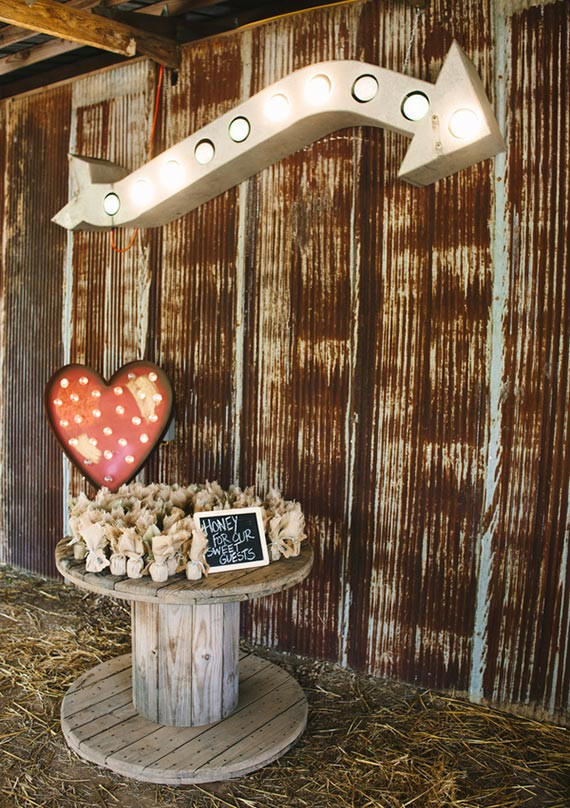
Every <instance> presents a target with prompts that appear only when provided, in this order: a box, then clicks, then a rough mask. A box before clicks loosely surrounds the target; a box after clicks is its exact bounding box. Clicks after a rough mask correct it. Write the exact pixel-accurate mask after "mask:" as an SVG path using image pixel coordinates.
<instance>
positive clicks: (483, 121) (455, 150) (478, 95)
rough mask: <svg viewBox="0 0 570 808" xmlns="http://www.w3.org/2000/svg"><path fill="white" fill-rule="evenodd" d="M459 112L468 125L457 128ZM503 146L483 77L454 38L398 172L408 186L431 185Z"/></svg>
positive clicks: (495, 152) (498, 150)
mask: <svg viewBox="0 0 570 808" xmlns="http://www.w3.org/2000/svg"><path fill="white" fill-rule="evenodd" d="M459 115H463V120H464V121H467V122H468V123H469V122H470V124H471V125H470V126H468V127H467V128H465V127H464V128H463V129H461V128H460V127H459V126H458V124H459V122H460V119H459V117H458V116H459ZM504 150H505V142H504V140H503V137H502V135H501V132H500V130H499V125H498V124H497V121H496V119H495V115H494V112H493V108H492V106H491V104H490V102H489V99H488V98H487V95H486V94H485V89H484V87H483V84H482V82H481V79H480V78H479V75H478V73H477V71H476V69H475V66H474V65H473V63H472V62H471V61H470V60H469V59H468V57H467V56H466V54H465V52H464V51H463V50H462V49H461V47H460V46H459V45H458V43H457V42H455V41H454V42H453V43H452V45H451V48H450V49H449V52H448V54H447V56H446V58H445V61H444V63H443V67H442V68H441V72H440V74H439V76H438V78H437V81H436V83H435V87H434V91H433V94H432V97H431V98H430V109H429V113H428V114H427V115H426V117H425V118H424V119H423V120H422V121H421V122H420V124H419V126H418V129H417V132H416V134H415V135H414V138H413V140H412V142H411V144H410V146H409V148H408V151H407V152H406V156H405V157H404V161H403V162H402V165H401V166H400V170H399V172H398V176H399V177H400V178H401V179H404V180H407V181H408V182H410V183H411V184H412V185H419V186H423V185H429V184H431V183H432V182H436V181H437V180H439V179H442V178H443V177H447V176H449V175H450V174H454V173H455V172H456V171H461V170H462V169H464V168H467V167H468V166H471V165H473V164H474V163H478V162H480V161H481V160H486V159H487V158H489V157H494V156H495V155H496V154H499V152H502V151H504Z"/></svg>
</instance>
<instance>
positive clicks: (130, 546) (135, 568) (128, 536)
mask: <svg viewBox="0 0 570 808" xmlns="http://www.w3.org/2000/svg"><path fill="white" fill-rule="evenodd" d="M119 553H120V554H121V555H124V556H126V557H127V575H128V577H129V578H142V574H143V569H144V560H143V554H144V545H143V543H142V539H141V537H140V536H139V535H138V534H137V532H136V530H135V528H134V527H128V528H125V530H124V531H123V533H122V535H121V538H120V539H119Z"/></svg>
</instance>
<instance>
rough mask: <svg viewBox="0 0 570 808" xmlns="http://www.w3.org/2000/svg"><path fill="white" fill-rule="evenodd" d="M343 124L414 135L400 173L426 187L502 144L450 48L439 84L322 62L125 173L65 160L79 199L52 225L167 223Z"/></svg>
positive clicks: (459, 55) (478, 91) (473, 81)
mask: <svg viewBox="0 0 570 808" xmlns="http://www.w3.org/2000/svg"><path fill="white" fill-rule="evenodd" d="M348 126H376V127H381V128H384V129H389V130H391V131H393V132H398V133H400V134H403V135H407V136H408V137H411V138H412V142H411V144H410V146H409V148H408V151H407V153H406V156H405V158H404V161H403V163H402V165H401V167H400V171H399V176H400V177H401V178H402V179H404V180H406V181H407V182H410V183H412V185H420V186H421V185H429V184H430V183H432V182H435V181H436V180H439V179H441V178H442V177H446V176H448V175H449V174H453V173H455V172H456V171H460V170H462V169H464V168H467V167H468V166H470V165H473V164H474V163H477V162H479V161H480V160H485V159H486V158H488V157H493V156H494V155H495V154H498V153H499V152H501V151H503V150H504V148H505V144H504V141H503V138H502V136H501V133H500V131H499V127H498V125H497V121H496V120H495V117H494V115H493V110H492V108H491V104H490V103H489V100H488V99H487V97H486V95H485V91H484V89H483V85H482V83H481V80H480V78H479V76H478V74H477V71H476V70H475V67H474V65H473V64H472V63H471V62H470V61H469V59H468V58H467V56H466V55H465V53H464V52H463V50H462V49H461V48H460V47H459V45H458V44H457V43H456V42H453V44H452V46H451V48H450V50H449V53H448V54H447V56H446V59H445V62H444V64H443V66H442V69H441V72H440V74H439V76H438V78H437V81H436V83H435V84H430V83H429V82H425V81H420V80H418V79H414V78H411V77H409V76H404V75H403V74H402V73H397V72H395V71H392V70H386V69H384V68H382V67H377V66H376V65H371V64H367V63H365V62H357V61H330V62H320V63H318V64H313V65H310V66H309V67H304V68H302V69H301V70H296V71H295V72H294V73H291V74H289V75H288V76H286V77H285V78H284V79H281V81H278V82H276V83H275V84H271V85H270V86H269V87H266V88H265V89H264V90H262V91H261V92H259V93H257V94H256V95H254V96H252V97H251V98H249V99H248V100H247V101H245V102H244V103H243V104H240V105H239V106H237V107H234V109H232V110H231V111H230V112H228V113H226V114H225V115H222V116H221V117H220V118H218V119H217V120H216V121H214V122H212V123H210V124H208V125H207V126H205V127H203V128H202V129H200V130H199V131H197V132H195V133H194V134H193V135H190V137H187V138H186V139H185V140H183V141H181V142H180V143H178V144H176V145H175V146H172V147H171V148H170V149H167V150H166V151H164V152H162V154H160V155H158V157H155V158H154V159H152V160H150V161H149V162H148V163H146V164H145V165H143V166H142V167H141V168H138V169H136V171H133V172H131V173H128V172H127V171H126V170H125V169H123V168H121V167H120V166H117V165H115V164H113V163H109V162H107V161H104V160H96V159H93V158H86V157H78V156H74V155H70V160H71V170H72V174H73V177H74V181H75V186H76V191H75V195H74V196H73V198H72V199H71V201H70V202H69V203H68V204H67V205H66V206H65V207H63V208H62V209H61V210H60V211H59V212H58V213H57V214H56V216H54V218H53V221H54V222H56V223H57V224H60V225H61V226H62V227H66V228H67V229H69V230H105V229H108V228H113V227H126V226H133V225H137V226H142V227H156V226H159V225H163V224H167V223H168V222H171V221H173V220H174V219H177V218H178V217H180V216H182V215H184V214H185V213H188V212H189V211H191V210H193V209H194V208H197V207H198V206H199V205H202V204H203V203H204V202H207V201H208V200H209V199H212V198H213V197H215V196H217V195H218V194H221V193H223V192H224V191H226V190H227V189H228V188H231V187H233V186H234V185H237V184H238V183H240V182H243V180H246V179H248V178H249V177H251V176H252V175H253V174H256V173H257V172H258V171H261V170H262V169H264V168H266V167H267V166H268V165H271V164H272V163H275V162H277V161H278V160H280V159H282V158H283V157H286V156H287V155H289V154H292V153H293V152H295V151H297V150H298V149H302V148H304V147H305V146H307V145H309V144H310V143H313V142H314V141H315V140H318V139H319V138H321V137H324V136H325V135H328V134H330V133H331V132H334V131H336V130H338V129H342V128H344V127H348Z"/></svg>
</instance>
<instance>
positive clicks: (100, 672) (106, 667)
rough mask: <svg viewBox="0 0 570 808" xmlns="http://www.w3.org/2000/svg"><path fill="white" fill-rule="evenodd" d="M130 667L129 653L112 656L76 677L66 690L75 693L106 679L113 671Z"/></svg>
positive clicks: (117, 671) (116, 671)
mask: <svg viewBox="0 0 570 808" xmlns="http://www.w3.org/2000/svg"><path fill="white" fill-rule="evenodd" d="M130 668H131V655H130V654H122V655H121V656H118V657H114V658H113V659H108V660H107V661H106V662H101V663H100V664H99V665H97V666H96V667H95V668H91V670H89V671H87V672H86V673H84V674H83V676H80V677H79V679H76V680H75V682H74V683H73V684H72V685H71V687H70V688H69V690H68V691H67V692H68V693H75V692H77V691H79V690H84V689H85V688H86V687H89V686H90V685H94V684H96V683H97V682H100V681H102V680H103V679H107V678H108V677H109V676H111V675H112V674H113V673H119V672H120V671H122V670H129V671H130Z"/></svg>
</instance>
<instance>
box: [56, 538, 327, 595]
mask: <svg viewBox="0 0 570 808" xmlns="http://www.w3.org/2000/svg"><path fill="white" fill-rule="evenodd" d="M69 541H70V540H69V538H65V539H62V540H61V541H60V542H59V543H58V545H57V547H56V550H55V563H56V566H57V568H58V570H59V572H60V573H61V574H62V575H63V577H64V578H67V580H69V581H71V582H72V583H74V584H75V585H76V586H78V587H79V588H80V589H87V590H88V591H89V592H95V593H97V594H98V595H109V596H110V597H115V598H123V599H124V600H136V601H143V602H145V603H157V604H158V603H177V604H188V605H196V604H212V603H232V602H235V601H241V600H253V599H254V598H261V597H265V596H266V595H273V594H275V593H276V592H282V591H283V590H285V589H289V588H290V587H292V586H296V585H297V584H299V583H301V581H302V580H303V579H304V578H306V577H307V575H308V574H309V572H310V571H311V567H312V566H313V549H312V547H311V546H310V545H309V544H308V543H307V542H303V544H302V545H301V553H300V555H298V556H297V557H295V558H281V559H280V560H279V561H273V562H271V563H270V564H268V565H267V566H266V567H255V568H253V569H249V570H244V569H240V570H235V571H234V572H220V573H218V572H216V573H213V574H211V575H208V576H207V577H205V578H202V579H201V580H199V581H189V580H188V579H187V578H186V576H185V575H184V573H179V574H178V575H174V576H173V577H171V578H169V579H168V580H167V581H164V582H160V583H159V582H157V581H153V580H152V578H150V577H148V576H145V577H144V578H127V577H126V576H124V575H120V576H119V575H111V574H110V572H108V571H107V570H105V571H104V572H99V573H96V572H85V563H84V562H83V561H76V560H75V559H74V557H73V549H72V548H71V547H69V544H68V543H69Z"/></svg>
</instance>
